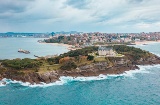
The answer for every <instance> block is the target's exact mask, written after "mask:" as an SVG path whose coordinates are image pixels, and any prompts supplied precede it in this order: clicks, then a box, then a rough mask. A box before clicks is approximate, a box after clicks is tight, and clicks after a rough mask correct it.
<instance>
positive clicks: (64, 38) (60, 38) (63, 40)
mask: <svg viewBox="0 0 160 105" xmlns="http://www.w3.org/2000/svg"><path fill="white" fill-rule="evenodd" d="M68 41H71V37H70V36H58V37H54V38H51V39H45V40H44V42H46V43H65V44H68Z"/></svg>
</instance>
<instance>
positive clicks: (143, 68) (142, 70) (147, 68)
mask: <svg viewBox="0 0 160 105" xmlns="http://www.w3.org/2000/svg"><path fill="white" fill-rule="evenodd" d="M138 67H139V68H140V69H136V70H130V71H125V72H124V73H123V74H112V75H103V74H100V75H99V76H91V77H70V76H61V77H60V78H59V79H60V80H59V81H56V82H53V83H49V84H46V83H40V84H36V83H35V84H30V83H29V82H21V81H16V80H10V79H5V78H4V79H3V80H2V81H0V87H2V86H6V85H8V84H11V83H12V84H20V85H22V86H26V87H32V88H35V87H42V88H45V87H50V86H53V85H64V84H68V83H71V82H74V81H98V80H105V79H113V78H118V77H124V78H125V77H127V78H133V79H135V78H136V77H135V74H137V73H142V74H145V73H150V70H151V68H153V67H156V68H160V64H159V65H147V66H142V65H139V66H138Z"/></svg>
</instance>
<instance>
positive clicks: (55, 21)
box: [0, 0, 160, 33]
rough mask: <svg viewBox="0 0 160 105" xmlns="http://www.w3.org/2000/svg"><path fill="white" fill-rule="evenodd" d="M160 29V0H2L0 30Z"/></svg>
mask: <svg viewBox="0 0 160 105" xmlns="http://www.w3.org/2000/svg"><path fill="white" fill-rule="evenodd" d="M58 31H79V32H108V33H112V32H116V33H118V32H160V0H0V32H58Z"/></svg>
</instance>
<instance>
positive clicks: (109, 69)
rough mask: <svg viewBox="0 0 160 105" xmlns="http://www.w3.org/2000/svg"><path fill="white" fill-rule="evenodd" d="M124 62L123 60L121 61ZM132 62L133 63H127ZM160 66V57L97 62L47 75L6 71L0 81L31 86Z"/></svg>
mask: <svg viewBox="0 0 160 105" xmlns="http://www.w3.org/2000/svg"><path fill="white" fill-rule="evenodd" d="M121 60H122V59H121ZM127 62H131V63H129V64H128V63H127ZM154 64H160V57H158V56H152V57H149V58H147V59H140V60H138V61H123V62H122V63H115V65H113V66H108V63H107V62H96V63H92V64H90V65H83V66H80V67H77V68H76V69H74V70H68V71H67V70H65V71H63V70H53V71H48V72H45V73H37V72H28V73H25V74H15V71H14V70H13V71H6V72H3V73H0V80H2V79H3V78H7V79H11V80H17V81H22V82H29V83H31V84H34V83H36V84H40V83H41V82H44V83H52V82H55V81H57V80H59V78H60V77H61V76H72V77H89V76H98V75H100V74H104V75H107V74H122V73H124V72H125V71H129V70H135V69H139V67H138V66H137V65H154Z"/></svg>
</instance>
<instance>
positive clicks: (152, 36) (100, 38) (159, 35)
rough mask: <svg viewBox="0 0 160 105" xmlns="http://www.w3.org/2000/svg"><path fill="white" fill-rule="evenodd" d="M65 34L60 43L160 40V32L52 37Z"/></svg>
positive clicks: (84, 44) (79, 34)
mask: <svg viewBox="0 0 160 105" xmlns="http://www.w3.org/2000/svg"><path fill="white" fill-rule="evenodd" d="M62 36H63V40H61V41H60V43H66V44H70V45H74V46H77V47H78V46H80V47H83V46H91V45H96V44H102V45H103V44H108V43H113V44H114V43H115V44H117V43H118V44H124V43H133V42H134V41H144V40H147V41H156V40H160V32H150V33H144V32H142V33H100V32H94V33H78V34H69V35H65V34H55V35H54V36H52V37H51V38H53V39H55V40H56V39H59V37H62Z"/></svg>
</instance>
